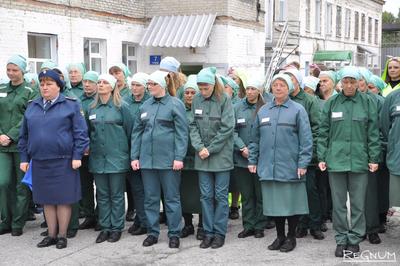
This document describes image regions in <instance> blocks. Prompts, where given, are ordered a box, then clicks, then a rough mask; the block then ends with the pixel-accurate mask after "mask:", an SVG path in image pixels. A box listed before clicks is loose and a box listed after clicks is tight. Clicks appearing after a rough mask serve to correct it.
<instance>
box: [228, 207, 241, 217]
mask: <svg viewBox="0 0 400 266" xmlns="http://www.w3.org/2000/svg"><path fill="white" fill-rule="evenodd" d="M229 219H231V220H237V219H239V207H230V208H229Z"/></svg>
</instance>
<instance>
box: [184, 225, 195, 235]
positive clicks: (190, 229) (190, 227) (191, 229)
mask: <svg viewBox="0 0 400 266" xmlns="http://www.w3.org/2000/svg"><path fill="white" fill-rule="evenodd" d="M190 235H194V227H193V225H192V224H191V225H185V227H183V229H182V231H181V238H185V237H188V236H190Z"/></svg>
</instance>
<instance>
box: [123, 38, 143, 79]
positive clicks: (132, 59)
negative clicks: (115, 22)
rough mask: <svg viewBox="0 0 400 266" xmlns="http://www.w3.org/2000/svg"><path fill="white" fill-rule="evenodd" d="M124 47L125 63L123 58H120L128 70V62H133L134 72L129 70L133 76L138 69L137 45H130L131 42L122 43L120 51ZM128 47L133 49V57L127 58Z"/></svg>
mask: <svg viewBox="0 0 400 266" xmlns="http://www.w3.org/2000/svg"><path fill="white" fill-rule="evenodd" d="M124 45H126V47H125V48H126V51H125V52H126V61H125V60H124V58H123V56H122V58H121V60H122V63H124V64H125V65H126V66H127V67H128V68H129V61H135V62H136V63H135V64H136V67H135V70H132V69H130V71H131V72H132V74H135V73H136V72H137V69H138V55H137V54H138V47H139V45H138V44H137V43H131V42H122V49H124ZM129 47H133V48H134V49H135V55H134V56H129Z"/></svg>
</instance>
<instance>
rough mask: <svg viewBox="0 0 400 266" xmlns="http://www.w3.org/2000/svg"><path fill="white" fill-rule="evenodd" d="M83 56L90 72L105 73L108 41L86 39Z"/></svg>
mask: <svg viewBox="0 0 400 266" xmlns="http://www.w3.org/2000/svg"><path fill="white" fill-rule="evenodd" d="M83 55H84V61H85V65H86V68H87V69H88V70H93V71H96V72H97V73H103V72H106V71H107V66H106V41H105V40H101V39H87V38H85V39H84V42H83Z"/></svg>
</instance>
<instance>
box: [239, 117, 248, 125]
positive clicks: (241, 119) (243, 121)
mask: <svg viewBox="0 0 400 266" xmlns="http://www.w3.org/2000/svg"><path fill="white" fill-rule="evenodd" d="M245 122H246V119H244V118H239V119H238V120H237V123H238V124H242V123H245Z"/></svg>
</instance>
